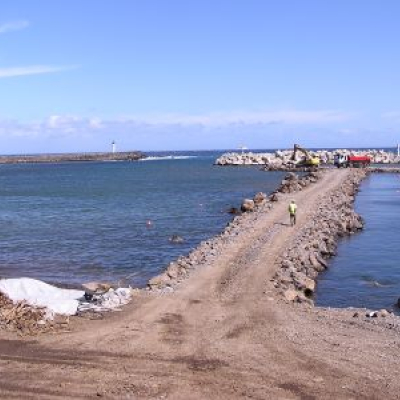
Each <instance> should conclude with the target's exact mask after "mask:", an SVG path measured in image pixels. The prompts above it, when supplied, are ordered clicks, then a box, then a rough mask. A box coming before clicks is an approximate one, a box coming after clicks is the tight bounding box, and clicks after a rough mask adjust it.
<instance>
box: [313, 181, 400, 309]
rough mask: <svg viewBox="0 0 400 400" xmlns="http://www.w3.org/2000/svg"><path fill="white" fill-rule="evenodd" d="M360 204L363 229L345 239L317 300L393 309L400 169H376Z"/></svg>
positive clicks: (399, 245) (399, 277)
mask: <svg viewBox="0 0 400 400" xmlns="http://www.w3.org/2000/svg"><path fill="white" fill-rule="evenodd" d="M355 209H356V211H357V212H358V213H359V214H361V215H362V216H363V218H364V220H365V227H364V230H363V231H362V232H361V233H358V234H356V235H353V236H351V237H349V238H345V239H343V240H341V241H340V243H339V246H338V254H337V256H336V257H335V258H333V259H332V260H331V262H330V266H329V269H328V270H327V271H326V272H324V273H323V274H321V275H320V277H319V280H318V285H317V291H316V304H317V305H320V306H326V307H366V308H369V309H381V308H386V309H393V310H394V311H398V309H397V307H395V304H396V303H397V300H398V298H399V297H400V262H399V260H400V234H399V230H400V175H399V174H372V175H371V176H370V177H368V178H367V179H366V180H365V181H364V182H363V183H362V185H361V191H360V192H359V194H358V195H357V197H356V201H355Z"/></svg>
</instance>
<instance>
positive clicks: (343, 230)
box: [272, 169, 367, 303]
mask: <svg viewBox="0 0 400 400" xmlns="http://www.w3.org/2000/svg"><path fill="white" fill-rule="evenodd" d="M366 174H367V172H366V171H364V170H358V169H354V170H352V171H351V172H349V177H348V179H347V180H346V181H345V182H343V183H342V184H341V185H340V187H338V188H337V189H336V190H335V191H333V192H331V193H328V194H326V195H324V196H323V197H322V198H321V200H320V202H319V206H318V208H317V209H316V210H315V213H314V215H313V216H312V217H311V218H310V219H309V222H308V223H307V224H306V225H305V226H304V227H303V228H302V229H301V230H300V231H299V232H298V234H297V235H296V237H295V238H294V240H293V242H292V244H291V246H290V248H288V249H287V250H286V251H285V253H284V254H283V255H282V257H281V258H280V259H279V260H277V262H278V265H279V269H278V271H277V272H276V274H275V276H274V277H273V279H272V281H273V283H274V286H275V288H277V289H278V290H279V291H280V292H281V293H282V295H283V296H284V297H285V298H286V300H288V301H296V302H307V303H313V300H312V297H313V293H314V289H315V285H316V278H317V276H318V274H319V273H320V272H322V271H324V270H325V269H326V268H328V259H329V258H330V257H332V256H334V255H335V254H336V247H337V242H338V240H339V239H340V238H341V237H343V236H347V235H352V234H354V233H355V232H357V231H359V230H361V229H362V228H363V220H362V218H361V217H360V216H359V215H358V214H357V213H356V212H355V211H354V209H353V202H354V196H355V194H356V192H357V191H358V187H359V184H360V182H361V181H362V179H363V178H364V177H365V176H366Z"/></svg>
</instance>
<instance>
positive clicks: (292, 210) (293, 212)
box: [289, 200, 297, 226]
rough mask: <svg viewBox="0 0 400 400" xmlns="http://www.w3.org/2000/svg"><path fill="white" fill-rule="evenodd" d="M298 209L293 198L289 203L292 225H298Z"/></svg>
mask: <svg viewBox="0 0 400 400" xmlns="http://www.w3.org/2000/svg"><path fill="white" fill-rule="evenodd" d="M296 211H297V205H296V203H295V201H294V200H292V201H291V202H290V204H289V216H290V225H291V226H293V225H296Z"/></svg>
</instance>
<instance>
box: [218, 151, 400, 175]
mask: <svg viewBox="0 0 400 400" xmlns="http://www.w3.org/2000/svg"><path fill="white" fill-rule="evenodd" d="M310 154H311V155H312V156H313V157H319V159H320V160H321V162H322V163H326V164H333V159H334V155H335V154H340V155H368V156H369V157H371V162H372V163H374V164H396V163H400V157H398V156H397V154H395V153H392V152H387V151H384V150H360V151H355V150H348V149H336V150H318V151H310ZM292 155H293V150H283V151H280V150H278V151H275V152H274V153H251V152H249V153H225V154H223V155H222V156H221V157H219V158H218V159H217V160H216V161H215V164H216V165H263V166H265V167H266V168H267V169H268V170H280V169H285V170H288V169H292V168H295V162H293V161H292V160H291V157H292ZM301 158H302V154H301V153H298V155H296V161H299V160H301Z"/></svg>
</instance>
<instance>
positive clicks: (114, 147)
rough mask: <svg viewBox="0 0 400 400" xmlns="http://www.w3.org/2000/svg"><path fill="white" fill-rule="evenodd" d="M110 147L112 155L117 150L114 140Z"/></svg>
mask: <svg viewBox="0 0 400 400" xmlns="http://www.w3.org/2000/svg"><path fill="white" fill-rule="evenodd" d="M111 147H112V152H113V154H114V153H115V152H116V150H117V146H116V144H115V140H113V141H112V143H111Z"/></svg>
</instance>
